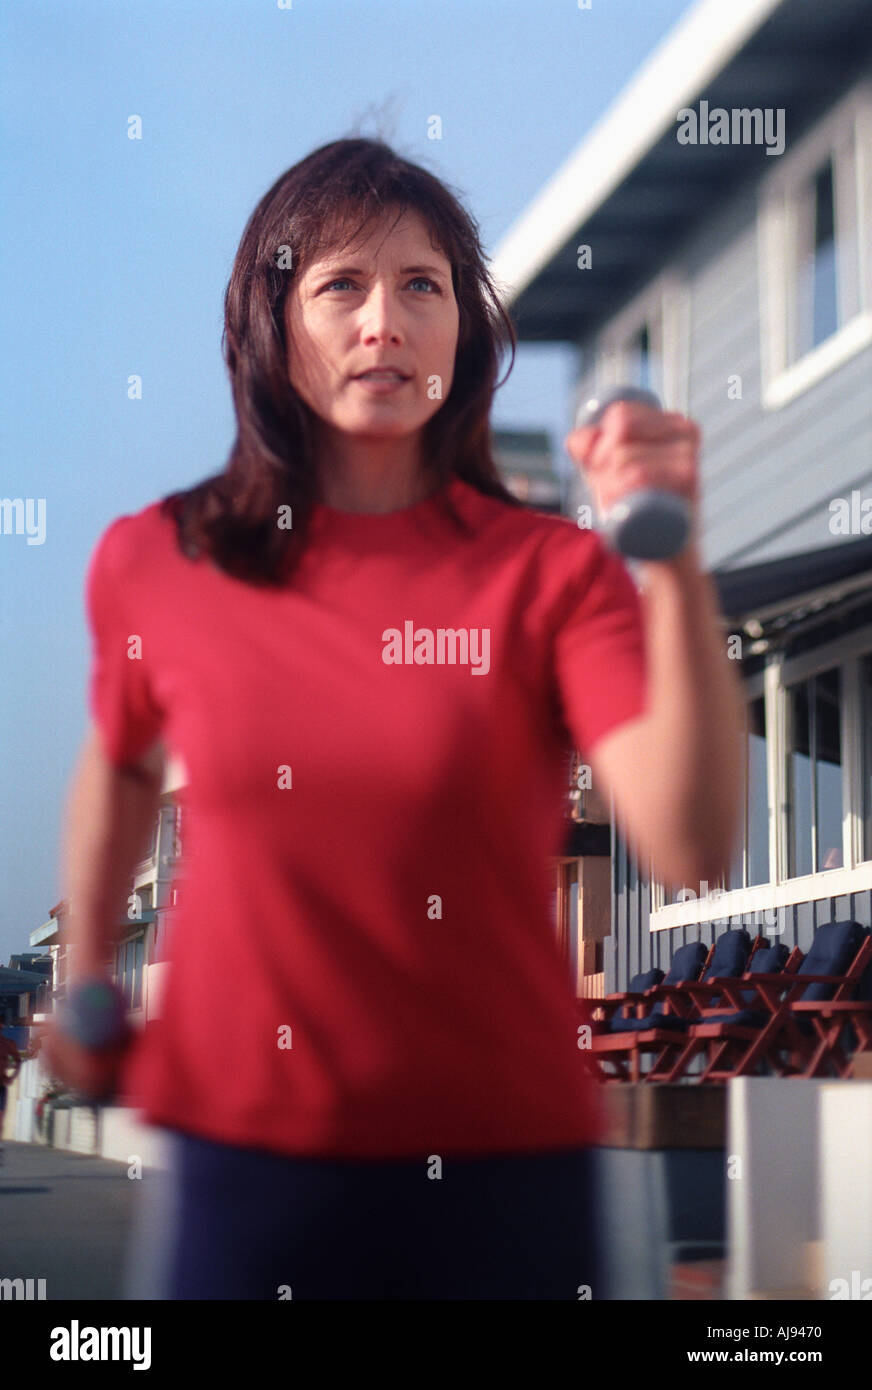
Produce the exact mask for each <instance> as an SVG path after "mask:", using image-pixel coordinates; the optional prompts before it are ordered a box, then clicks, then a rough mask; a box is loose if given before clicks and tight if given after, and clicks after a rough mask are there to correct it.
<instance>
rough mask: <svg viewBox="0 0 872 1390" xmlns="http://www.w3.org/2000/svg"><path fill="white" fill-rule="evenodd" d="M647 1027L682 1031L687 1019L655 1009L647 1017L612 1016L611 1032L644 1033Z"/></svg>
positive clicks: (675, 1031) (685, 1026)
mask: <svg viewBox="0 0 872 1390" xmlns="http://www.w3.org/2000/svg"><path fill="white" fill-rule="evenodd" d="M648 1028H666V1029H668V1030H669V1031H670V1032H673V1033H682V1032H684V1030H685V1029H686V1028H687V1020H686V1019H684V1018H679V1017H678V1015H677V1014H664V1013H660V1012H658V1011H657V1010H656V1009H655V1010H654V1012H653V1013H650V1014H649V1015H648V1017H647V1018H613V1019H612V1027H611V1031H612V1032H613V1033H644V1032H645V1031H646V1029H648Z"/></svg>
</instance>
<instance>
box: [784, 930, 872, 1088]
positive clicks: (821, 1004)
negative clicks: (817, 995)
mask: <svg viewBox="0 0 872 1390" xmlns="http://www.w3.org/2000/svg"><path fill="white" fill-rule="evenodd" d="M858 976H859V978H858ZM790 1012H791V1017H792V1018H793V1019H795V1020H796V1022H797V1024H798V1027H799V1030H800V1032H801V1033H804V1034H805V1046H804V1047H803V1046H802V1045H800V1046H799V1047H797V1048H796V1049H795V1051H794V1053H793V1055H792V1057H791V1062H792V1064H793V1066H794V1067H795V1071H794V1075H796V1076H801V1077H812V1076H838V1077H848V1076H850V1075H851V1072H852V1071H853V1066H854V1057H855V1055H856V1053H857V1052H866V1051H872V935H867V936H866V938H865V940H864V941H863V944H862V945H861V947H860V949H859V951H858V952H857V955H856V956H855V958H854V960H853V961H852V963H851V967H850V973H849V975H847V976H846V977H845V979H844V981H843V982H842V983H841V984H840V985H838V986H837V987H836V989H835V990H834V992H833V994H832V998H831V999H808V998H803V999H797V1000H795V1001H794V1002H793V1003H792V1004H791V1006H790Z"/></svg>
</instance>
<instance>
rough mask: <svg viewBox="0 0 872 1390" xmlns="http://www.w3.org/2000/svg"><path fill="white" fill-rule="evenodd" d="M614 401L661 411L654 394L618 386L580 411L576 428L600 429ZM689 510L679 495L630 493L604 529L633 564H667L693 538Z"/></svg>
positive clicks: (650, 490)
mask: <svg viewBox="0 0 872 1390" xmlns="http://www.w3.org/2000/svg"><path fill="white" fill-rule="evenodd" d="M615 401H638V402H639V403H640V404H641V405H650V406H653V407H654V408H655V410H662V409H663V407H662V405H661V403H660V400H659V399H658V397H657V396H655V394H654V392H653V391H646V390H644V389H643V388H642V387H639V386H617V387H615V388H614V389H613V390H611V391H608V392H607V393H606V394H605V395H604V396H601V397H600V398H599V399H598V400H593V401H586V402H584V404H583V405H581V407H580V408H579V410H578V414H577V416H576V420H575V428H576V429H582V428H584V427H585V426H588V425H598V424H599V423H600V421H601V419H602V418H603V415H604V414H605V412H606V410H607V409H608V407H609V406H610V405H614V403H615ZM690 522H691V517H690V508H689V506H688V504H687V501H686V499H685V498H684V497H680V496H679V495H678V493H677V492H662V491H656V490H655V489H653V488H643V489H641V490H639V491H636V492H630V493H628V494H627V496H626V497H622V498H621V499H620V501H618V502H616V503H615V504H614V506H613V507H611V508H610V510H609V512H608V513H607V515H606V516H604V517H603V523H602V529H603V531H604V533H605V535H606V537H607V538H608V541H609V543H610V545H611V546H612V547H613V549H615V550H617V551H618V552H619V553H620V554H621V555H626V556H627V557H628V558H630V559H634V560H668V559H671V558H672V556H673V555H677V554H678V552H679V551H680V550H683V548H684V546H685V544H686V542H687V538H688V536H689V535H690Z"/></svg>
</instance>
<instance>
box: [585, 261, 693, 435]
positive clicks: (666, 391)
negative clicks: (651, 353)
mask: <svg viewBox="0 0 872 1390" xmlns="http://www.w3.org/2000/svg"><path fill="white" fill-rule="evenodd" d="M645 323H650V324H651V329H652V339H653V347H654V350H655V352H656V353H657V356H658V357H659V359H660V362H661V365H662V372H663V382H662V390H663V405H664V407H665V409H667V410H678V411H681V413H682V414H686V413H687V407H688V392H689V357H690V352H689V345H690V285H689V283H688V281H687V279H686V277H685V276H684V275H683V274H681V273H680V272H679V271H678V270H676V269H674V268H670V269H667V270H665V271H663V272H662V273H661V274H660V275H659V276H658V277H657V279H656V280H654V281H652V282H651V284H650V285H648V286H646V288H645V289H644V290H643V291H642V292H641V293H640V294H638V295H637V296H636V297H635V299H633V300H631V301H630V303H629V304H627V305H626V307H625V308H623V309H622V310H621V312H620V313H619V314H616V315H615V317H614V318H613V319H611V320H610V321H609V324H608V326H607V327H606V328H605V329H603V331H602V333H601V334H600V335H599V337H598V339H597V343H596V359H595V361H596V365H595V369H594V373H593V379H594V383H595V392H596V394H597V395H599V394H601V393H602V392H604V391H607V390H608V389H609V388H610V387H613V386H621V385H623V384H624V383H625V382H626V380H627V374H628V371H629V363H628V359H627V352H626V346H627V343H628V342H630V341H631V339H632V338H633V337H634V336H635V335H636V334H637V333H638V332H639V331H640V330H641V328H642V327H643V325H644V324H645Z"/></svg>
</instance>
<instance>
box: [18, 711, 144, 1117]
mask: <svg viewBox="0 0 872 1390" xmlns="http://www.w3.org/2000/svg"><path fill="white" fill-rule="evenodd" d="M163 764H164V749H163V745H162V744H161V742H160V741H157V742H156V743H154V744H153V745H152V747H151V748H150V749H149V750H148V751H147V753H146V754H144V755H143V756H142V757H141V758H140V759H139V760H138V761H137V762H136V763H135V764H133V765H131V766H129V767H125V768H123V769H122V768H119V767H116V766H115V765H114V764H113V763H112V762H110V760H109V759H108V758H107V756H106V754H105V752H104V751H103V745H102V742H101V738H100V733H99V730H98V729H97V728H96V727H95V726H94V725H93V724H92V726H91V729H90V732H89V735H88V737H87V739H86V741H85V744H84V746H83V748H82V750H81V753H80V755H79V761H78V764H77V767H76V771H75V774H74V777H73V781H72V784H71V786H70V791H69V794H68V798H67V803H66V815H65V822H64V834H63V898H64V902H65V904H66V921H65V927H64V933H63V935H64V941H65V943H66V945H67V947H68V948H69V950H70V954H69V969H68V972H67V982H68V984H73V983H74V982H76V981H78V980H81V979H84V978H85V977H88V976H90V977H93V976H95V975H96V976H99V977H101V978H103V979H109V978H110V977H111V974H112V961H113V956H114V951H115V946H116V942H117V938H118V935H119V933H120V927H121V924H122V921H123V915H124V908H125V904H126V900H127V896H128V893H129V887H130V878H131V874H132V872H133V868H134V866H135V864H136V863H137V862H138V861H139V859H140V858H141V857H142V855H143V853H144V852H145V849H146V847H147V845H148V843H149V839H150V835H151V831H152V826H153V824H154V818H155V816H156V815H157V812H158V807H159V805H160V793H161V785H162V780H163ZM45 1051H46V1062H47V1063H48V1065H49V1067H50V1069H51V1070H52V1072H53V1073H54V1074H55V1075H56V1076H58V1077H59V1079H60V1080H62V1081H64V1082H66V1083H67V1084H68V1085H69V1086H71V1087H73V1088H74V1089H75V1090H77V1091H80V1092H81V1093H82V1094H85V1095H89V1094H90V1095H94V1096H98V1095H100V1094H103V1093H104V1092H105V1091H106V1088H107V1086H108V1085H109V1083H110V1081H111V1080H112V1079H113V1078H114V1076H115V1075H116V1069H117V1066H118V1063H119V1060H120V1057H119V1054H117V1053H112V1054H109V1055H102V1054H100V1053H96V1052H92V1051H90V1050H89V1049H87V1048H84V1047H82V1046H80V1045H79V1044H78V1043H76V1042H75V1041H73V1040H72V1039H71V1038H68V1037H67V1036H66V1035H65V1034H63V1033H61V1032H60V1031H59V1030H57V1029H56V1028H55V1027H54V1026H51V1027H50V1028H49V1029H48V1032H47V1034H46V1038H45Z"/></svg>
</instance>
